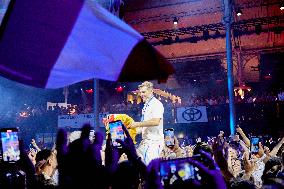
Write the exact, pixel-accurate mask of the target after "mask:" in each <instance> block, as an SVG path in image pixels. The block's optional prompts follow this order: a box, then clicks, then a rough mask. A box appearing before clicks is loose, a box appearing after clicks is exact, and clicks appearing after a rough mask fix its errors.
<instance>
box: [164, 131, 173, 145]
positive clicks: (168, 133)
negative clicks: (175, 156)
mask: <svg viewBox="0 0 284 189" xmlns="http://www.w3.org/2000/svg"><path fill="white" fill-rule="evenodd" d="M165 143H166V146H174V145H175V138H174V129H165Z"/></svg>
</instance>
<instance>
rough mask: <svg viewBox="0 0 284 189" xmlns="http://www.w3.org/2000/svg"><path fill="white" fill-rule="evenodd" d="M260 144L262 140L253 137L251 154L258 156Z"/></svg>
mask: <svg viewBox="0 0 284 189" xmlns="http://www.w3.org/2000/svg"><path fill="white" fill-rule="evenodd" d="M259 142H260V138H259V137H255V136H252V137H250V152H251V153H253V154H257V153H258V151H259Z"/></svg>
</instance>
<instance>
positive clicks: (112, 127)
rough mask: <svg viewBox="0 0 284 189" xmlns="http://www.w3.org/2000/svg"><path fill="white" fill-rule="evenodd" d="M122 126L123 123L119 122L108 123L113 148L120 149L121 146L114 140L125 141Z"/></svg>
mask: <svg viewBox="0 0 284 189" xmlns="http://www.w3.org/2000/svg"><path fill="white" fill-rule="evenodd" d="M122 125H123V123H122V121H121V120H117V121H112V122H109V131H110V135H111V139H112V145H113V146H116V147H121V145H120V144H119V143H117V142H116V141H115V140H116V139H120V140H122V141H124V139H125V137H124V131H123V128H122Z"/></svg>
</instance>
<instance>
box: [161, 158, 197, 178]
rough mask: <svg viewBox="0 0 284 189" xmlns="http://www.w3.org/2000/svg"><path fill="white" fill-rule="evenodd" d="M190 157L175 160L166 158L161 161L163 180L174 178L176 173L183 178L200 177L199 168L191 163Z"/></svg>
mask: <svg viewBox="0 0 284 189" xmlns="http://www.w3.org/2000/svg"><path fill="white" fill-rule="evenodd" d="M187 160H188V158H180V159H174V160H164V161H161V162H160V177H161V180H162V181H163V180H172V178H173V177H176V176H175V175H176V174H178V176H179V177H180V178H181V179H182V180H183V181H185V180H189V179H200V176H198V173H197V168H196V167H194V166H193V165H192V164H190V163H189V162H188V161H187Z"/></svg>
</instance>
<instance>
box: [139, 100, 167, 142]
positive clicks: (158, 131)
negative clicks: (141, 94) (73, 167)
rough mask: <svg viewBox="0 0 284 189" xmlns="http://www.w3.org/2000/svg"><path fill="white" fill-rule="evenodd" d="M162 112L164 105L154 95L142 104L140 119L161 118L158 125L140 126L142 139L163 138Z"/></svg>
mask: <svg viewBox="0 0 284 189" xmlns="http://www.w3.org/2000/svg"><path fill="white" fill-rule="evenodd" d="M163 114H164V106H163V104H162V103H161V102H160V101H159V100H158V99H157V98H155V97H154V96H153V97H152V98H151V99H150V100H149V101H148V102H146V103H145V104H144V107H143V110H142V120H141V121H148V120H150V119H152V118H161V121H160V124H159V125H158V126H154V127H142V139H143V140H164V134H163Z"/></svg>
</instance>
